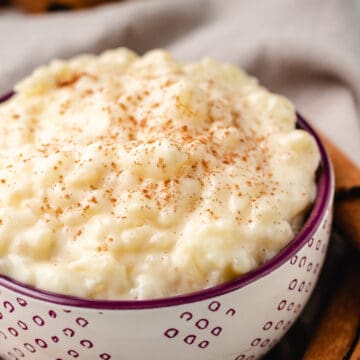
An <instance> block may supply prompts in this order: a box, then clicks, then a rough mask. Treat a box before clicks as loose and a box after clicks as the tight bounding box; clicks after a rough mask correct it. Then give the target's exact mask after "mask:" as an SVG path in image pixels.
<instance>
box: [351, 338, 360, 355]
mask: <svg viewBox="0 0 360 360" xmlns="http://www.w3.org/2000/svg"><path fill="white" fill-rule="evenodd" d="M349 360H360V340H358V342H357V344H356V346H355V348H354V351H353V352H352V354H351V356H350V359H349Z"/></svg>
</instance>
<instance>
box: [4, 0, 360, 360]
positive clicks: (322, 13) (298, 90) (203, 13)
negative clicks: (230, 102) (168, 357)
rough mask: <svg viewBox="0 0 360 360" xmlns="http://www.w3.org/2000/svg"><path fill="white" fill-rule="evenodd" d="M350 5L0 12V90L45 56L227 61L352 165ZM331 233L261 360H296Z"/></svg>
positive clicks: (355, 114) (335, 255)
mask: <svg viewBox="0 0 360 360" xmlns="http://www.w3.org/2000/svg"><path fill="white" fill-rule="evenodd" d="M359 39H360V2H359V1H358V0H347V1H343V0H311V1H310V0H304V1H300V0H267V1H266V2H265V1H262V0H252V1H240V0H238V1H237V0H227V1H218V0H172V1H166V0H144V1H125V2H120V3H111V4H108V5H103V6H99V7H96V8H92V9H89V10H86V11H79V12H69V13H67V12H60V13H54V14H47V15H25V14H19V13H17V12H16V11H14V10H7V9H4V10H0V43H1V47H0V93H4V92H6V91H8V90H10V89H11V88H12V87H13V85H14V83H15V82H16V81H18V80H19V79H21V78H22V77H23V76H25V75H26V74H27V73H29V72H30V71H31V70H32V69H33V68H34V67H35V66H38V65H40V64H42V63H44V62H47V61H49V60H50V59H52V58H54V57H65V58H67V57H70V56H73V55H75V54H78V53H81V52H99V51H102V50H105V49H107V48H113V47H118V46H127V47H130V48H132V49H134V50H135V51H137V52H140V53H143V52H145V51H147V50H149V49H151V48H155V47H165V48H168V49H170V50H171V51H172V52H173V53H174V54H175V56H176V57H177V58H178V59H180V60H186V61H189V60H190V61H191V60H197V59H199V58H201V57H203V56H212V57H215V58H217V59H219V60H221V61H229V62H232V63H236V64H238V65H240V66H242V67H244V68H245V69H246V70H248V71H249V72H250V73H251V74H253V75H255V76H256V77H258V78H259V79H260V82H261V83H263V84H264V85H265V86H267V87H268V88H270V89H271V90H273V91H276V92H280V93H282V94H284V95H286V96H288V97H289V98H291V99H292V100H293V101H294V102H295V104H296V106H297V108H298V109H299V111H300V112H301V113H302V114H303V115H305V117H306V118H308V119H310V120H311V122H312V123H313V124H314V125H316V126H317V127H318V128H320V129H321V130H322V131H323V132H324V133H325V134H326V135H327V136H328V137H329V138H330V139H331V140H332V141H333V142H335V143H336V144H337V145H338V146H339V148H341V149H342V150H343V151H344V152H345V153H347V154H348V155H349V156H350V158H352V159H353V161H355V162H356V163H357V164H358V165H359V164H360V130H359V129H360V124H359V113H360V66H359V64H360V41H359ZM349 251H350V250H349V247H348V245H347V243H346V242H344V241H343V239H342V238H341V237H340V236H339V235H337V234H336V233H334V234H333V238H332V241H331V244H330V249H329V257H328V259H327V262H326V264H325V267H324V271H323V273H322V276H321V279H320V283H319V285H318V286H317V288H316V290H315V293H314V294H313V295H314V296H313V297H312V299H311V301H310V303H309V304H308V306H307V307H306V309H305V311H304V313H303V315H302V316H301V317H300V319H299V321H298V322H297V323H296V325H295V326H294V327H293V328H292V329H291V330H290V332H289V333H288V335H287V336H286V337H285V338H284V340H283V341H281V343H280V344H279V345H278V346H277V347H276V348H275V349H274V350H273V351H272V352H271V354H269V355H268V356H267V359H277V360H281V359H294V360H296V359H300V358H301V357H302V354H303V353H304V349H305V346H306V344H307V343H308V342H309V340H310V337H311V336H312V331H313V328H314V326H315V325H316V322H317V321H318V319H319V317H320V315H321V309H322V308H323V305H324V301H325V300H324V299H326V298H327V294H328V293H329V291H330V290H331V284H332V283H333V282H334V279H335V278H336V277H337V276H338V271H337V270H338V269H339V268H341V266H342V264H343V263H344V261H345V260H344V259H345V258H346V256H348V253H349Z"/></svg>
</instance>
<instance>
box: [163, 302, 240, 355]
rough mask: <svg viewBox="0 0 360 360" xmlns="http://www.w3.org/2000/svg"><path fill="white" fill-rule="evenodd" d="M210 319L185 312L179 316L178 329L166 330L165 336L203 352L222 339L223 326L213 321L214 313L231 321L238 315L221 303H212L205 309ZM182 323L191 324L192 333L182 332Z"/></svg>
mask: <svg viewBox="0 0 360 360" xmlns="http://www.w3.org/2000/svg"><path fill="white" fill-rule="evenodd" d="M205 310H206V311H207V314H208V317H198V316H197V315H196V314H195V313H192V312H190V311H184V312H182V313H180V314H179V320H180V324H179V326H178V327H170V328H168V329H166V330H165V331H164V333H163V335H164V336H165V337H166V338H168V339H175V338H176V339H177V340H180V341H181V340H182V342H183V343H185V344H187V345H194V346H197V347H198V348H199V349H201V350H205V349H208V347H211V344H212V342H214V341H215V340H216V339H217V338H220V337H221V335H222V333H223V326H224V325H223V324H219V323H216V322H215V321H211V320H210V317H211V314H212V313H219V314H221V315H222V316H223V317H225V318H227V319H231V318H232V317H234V316H235V315H236V310H235V309H233V308H228V307H225V306H224V305H223V304H221V302H220V301H217V300H214V301H210V302H209V303H208V304H207V307H206V308H205ZM181 322H188V323H189V324H191V331H192V332H191V333H187V332H184V331H183V332H182V331H181V327H183V326H182V323H181Z"/></svg>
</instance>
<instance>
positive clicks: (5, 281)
mask: <svg viewBox="0 0 360 360" xmlns="http://www.w3.org/2000/svg"><path fill="white" fill-rule="evenodd" d="M13 95H14V92H10V93H8V94H6V95H4V96H1V97H0V103H1V102H5V101H6V100H8V99H10V98H11V97H12V96H13ZM296 116H297V126H299V127H300V128H301V129H303V130H305V131H307V132H308V133H310V134H311V135H312V136H313V137H314V138H315V141H316V143H317V146H318V148H319V151H320V156H321V171H320V175H319V178H318V184H317V195H316V200H315V203H314V206H313V208H312V210H311V212H310V214H309V216H308V218H307V220H306V222H305V224H304V225H303V227H302V229H301V230H300V232H299V233H298V234H297V235H296V237H295V238H294V239H293V240H292V241H291V242H290V243H289V244H288V245H287V246H286V247H285V248H284V249H282V250H281V251H280V252H279V253H278V254H277V255H275V256H274V257H273V258H272V259H270V260H269V261H267V262H265V263H264V264H262V265H261V266H259V267H257V268H256V269H254V270H252V271H250V272H248V273H246V274H244V275H242V276H241V277H239V278H238V279H235V280H232V281H230V282H227V283H224V284H220V285H218V286H215V287H211V288H208V289H204V290H200V291H197V292H192V293H189V294H183V295H178V296H173V297H166V298H160V299H151V300H92V299H84V298H79V297H75V296H70V295H62V294H57V293H53V292H48V291H45V290H41V289H37V288H35V287H33V286H29V285H26V284H23V283H21V282H18V281H16V280H13V279H11V278H9V277H7V276H4V275H0V287H5V288H7V289H8V290H11V291H13V292H15V293H17V294H19V295H24V296H28V297H30V298H33V299H36V300H40V301H45V302H49V303H53V304H57V305H62V306H69V307H80V308H87V309H99V310H130V309H139V310H140V309H155V308H162V307H170V306H175V305H184V304H190V303H194V302H198V301H203V300H209V299H212V298H214V297H218V296H221V295H224V294H227V293H230V292H232V291H235V290H238V289H240V288H243V287H245V286H246V285H248V284H250V283H253V282H255V281H257V280H259V279H261V278H262V277H264V276H266V275H267V274H269V273H271V272H273V271H274V270H276V269H277V268H279V267H280V266H281V265H282V264H284V263H285V262H286V261H287V260H289V259H290V258H291V257H292V256H293V255H294V254H295V253H296V252H298V250H300V249H301V248H302V247H303V246H304V245H305V244H306V243H307V241H308V240H309V239H310V238H311V237H312V236H313V234H314V233H315V231H316V229H317V228H318V226H319V225H320V223H321V221H322V219H323V217H324V216H325V214H326V210H327V209H328V206H329V203H330V202H331V200H332V194H333V191H332V189H333V185H334V176H333V170H332V166H331V162H330V158H329V156H328V154H327V152H326V150H325V147H324V145H323V144H322V142H321V141H320V139H319V136H318V135H317V134H316V132H315V131H314V130H313V128H312V127H311V126H310V125H309V124H308V123H307V121H306V120H305V119H304V118H303V117H302V116H301V115H300V114H299V113H298V112H297V113H296Z"/></svg>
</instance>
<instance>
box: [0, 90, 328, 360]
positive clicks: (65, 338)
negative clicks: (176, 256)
mask: <svg viewBox="0 0 360 360" xmlns="http://www.w3.org/2000/svg"><path fill="white" fill-rule="evenodd" d="M10 96H11V94H8V95H7V96H5V97H3V98H2V99H1V100H2V101H5V100H6V99H8V98H9V97H10ZM1 100H0V101H1ZM297 125H298V127H300V128H302V129H304V130H306V131H308V132H309V133H310V134H312V135H313V136H314V137H315V139H316V142H317V145H318V147H319V150H320V153H321V165H320V168H319V170H318V176H317V196H316V200H315V203H314V205H313V208H312V210H311V212H310V214H309V216H308V218H307V220H306V222H305V224H304V225H303V227H302V229H301V231H300V232H299V233H298V235H297V236H296V237H295V238H294V239H293V240H292V241H291V242H290V243H289V245H288V246H287V247H286V248H284V249H283V250H282V251H281V252H279V253H278V254H277V255H276V256H274V257H273V258H272V259H271V260H269V261H267V262H266V263H264V264H263V265H261V266H260V267H258V268H256V269H255V270H253V271H251V272H249V273H247V274H245V275H243V276H241V277H239V278H238V279H236V280H233V281H231V282H228V283H225V284H222V285H219V286H216V287H213V288H209V289H206V290H202V291H199V292H196V293H191V294H185V295H181V296H176V297H170V298H163V299H158V300H141V301H100V300H87V299H81V298H76V297H71V296H64V295H59V294H54V293H49V292H46V291H42V290H38V289H35V288H33V287H30V286H27V285H25V284H21V283H19V282H17V281H15V280H12V279H10V278H8V277H5V276H0V356H2V357H3V358H4V359H12V360H15V359H30V360H49V359H53V360H54V359H57V360H61V359H72V358H74V359H76V358H79V359H89V360H90V359H91V360H95V359H99V360H110V359H113V360H143V359H147V358H154V359H158V360H162V359H164V360H165V359H184V360H219V359H222V360H255V359H257V358H259V357H261V356H262V355H264V354H265V353H266V352H268V351H269V350H270V349H271V348H272V347H273V346H274V345H275V344H276V343H277V342H278V341H279V340H280V339H281V338H282V337H283V336H284V334H285V333H286V331H287V330H288V329H289V328H290V327H291V325H292V324H293V323H294V321H295V320H296V318H297V317H298V316H299V314H300V313H301V311H302V309H303V308H304V306H305V304H306V302H307V301H308V299H309V297H310V295H311V293H312V290H313V289H314V286H315V284H316V281H317V278H318V276H319V272H320V270H321V267H322V264H323V261H324V258H325V254H326V249H327V245H328V241H329V235H330V230H331V219H332V202H333V193H334V179H333V173H332V168H331V164H330V160H329V157H328V155H327V154H326V151H325V149H324V147H323V145H322V144H321V142H320V140H319V137H318V136H317V135H316V133H315V132H314V130H313V129H312V128H311V127H310V126H309V125H308V124H307V123H306V121H305V120H304V119H303V118H302V117H301V116H300V115H297Z"/></svg>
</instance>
